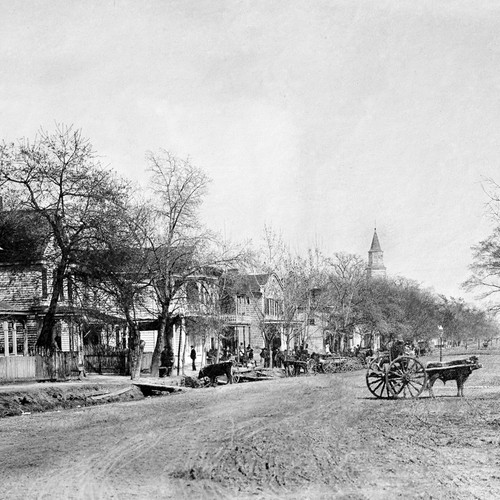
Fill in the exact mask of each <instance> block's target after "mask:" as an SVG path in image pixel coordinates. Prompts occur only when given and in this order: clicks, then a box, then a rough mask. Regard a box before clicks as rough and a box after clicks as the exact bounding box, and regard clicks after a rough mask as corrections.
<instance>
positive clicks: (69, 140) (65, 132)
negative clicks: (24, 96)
mask: <svg viewBox="0 0 500 500" xmlns="http://www.w3.org/2000/svg"><path fill="white" fill-rule="evenodd" d="M0 182H1V183H2V185H3V187H4V188H6V189H10V190H11V191H12V190H13V191H15V193H16V195H17V202H18V203H17V208H19V209H27V210H30V211H33V212H35V213H36V214H38V215H39V216H40V217H41V218H42V219H43V220H44V221H45V223H46V226H47V231H48V232H49V234H50V237H51V240H52V242H53V246H50V245H49V247H48V249H49V252H48V253H47V254H46V257H47V258H48V259H49V260H50V262H51V264H52V266H53V270H54V272H53V280H52V291H51V296H50V302H49V306H48V309H47V311H46V313H45V315H44V318H43V324H42V329H41V332H40V335H39V337H38V345H40V346H44V347H48V348H55V347H56V343H55V332H54V325H55V314H56V310H57V305H58V301H59V297H60V296H61V292H62V290H63V287H64V283H65V279H66V278H67V276H68V270H69V269H70V267H71V266H72V265H73V264H75V263H76V261H77V257H78V253H79V252H81V251H82V250H85V249H87V248H93V247H94V244H95V241H96V229H97V228H99V227H102V226H103V225H105V224H107V223H108V222H109V221H112V220H113V218H114V215H115V211H116V209H117V207H119V206H120V203H121V199H122V197H123V196H124V195H126V193H127V190H128V185H127V184H126V183H125V182H123V181H122V180H120V179H118V178H117V177H116V176H115V175H114V173H113V172H111V171H110V170H108V169H104V168H102V167H101V165H100V163H99V161H98V159H97V156H96V153H95V152H94V150H93V148H92V145H91V144H90V142H89V141H88V140H87V139H85V138H84V137H83V136H82V133H81V131H80V130H74V129H73V128H72V127H67V126H64V125H61V126H58V127H57V128H56V130H55V131H54V132H52V133H49V132H45V131H43V130H42V131H41V132H40V133H39V135H38V136H37V137H36V138H35V140H34V141H32V142H30V141H29V140H21V141H20V142H19V144H18V145H14V144H3V145H2V146H1V147H0Z"/></svg>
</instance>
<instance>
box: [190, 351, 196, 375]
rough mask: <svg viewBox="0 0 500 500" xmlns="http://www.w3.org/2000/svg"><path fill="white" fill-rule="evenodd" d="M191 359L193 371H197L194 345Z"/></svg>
mask: <svg viewBox="0 0 500 500" xmlns="http://www.w3.org/2000/svg"><path fill="white" fill-rule="evenodd" d="M191 360H192V362H193V371H196V351H195V348H194V345H192V346H191Z"/></svg>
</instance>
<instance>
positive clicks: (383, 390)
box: [366, 359, 395, 398]
mask: <svg viewBox="0 0 500 500" xmlns="http://www.w3.org/2000/svg"><path fill="white" fill-rule="evenodd" d="M388 370H389V363H388V362H384V361H383V360H380V359H379V360H375V361H372V362H371V363H370V365H369V366H368V370H367V372H366V385H367V386H368V389H369V391H370V392H371V393H372V394H373V395H374V396H375V397H376V398H393V397H395V396H394V391H393V390H392V389H391V388H390V386H389V382H388Z"/></svg>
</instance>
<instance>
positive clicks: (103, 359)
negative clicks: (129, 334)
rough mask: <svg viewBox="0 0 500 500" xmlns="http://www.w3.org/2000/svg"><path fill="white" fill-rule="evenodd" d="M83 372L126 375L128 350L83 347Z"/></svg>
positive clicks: (127, 371) (103, 346)
mask: <svg viewBox="0 0 500 500" xmlns="http://www.w3.org/2000/svg"><path fill="white" fill-rule="evenodd" d="M83 357H84V361H85V371H86V372H88V373H100V374H111V373H114V374H117V375H127V374H128V373H129V366H128V365H129V363H128V350H127V349H118V348H116V347H109V346H105V345H96V346H85V347H84V350H83Z"/></svg>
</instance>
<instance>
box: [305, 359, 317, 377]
mask: <svg viewBox="0 0 500 500" xmlns="http://www.w3.org/2000/svg"><path fill="white" fill-rule="evenodd" d="M307 373H309V374H310V375H316V374H317V373H318V370H317V364H316V361H315V360H314V359H308V360H307Z"/></svg>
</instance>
